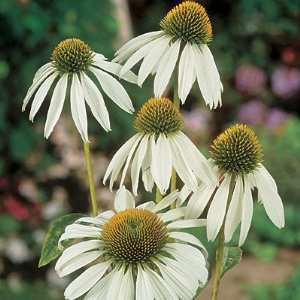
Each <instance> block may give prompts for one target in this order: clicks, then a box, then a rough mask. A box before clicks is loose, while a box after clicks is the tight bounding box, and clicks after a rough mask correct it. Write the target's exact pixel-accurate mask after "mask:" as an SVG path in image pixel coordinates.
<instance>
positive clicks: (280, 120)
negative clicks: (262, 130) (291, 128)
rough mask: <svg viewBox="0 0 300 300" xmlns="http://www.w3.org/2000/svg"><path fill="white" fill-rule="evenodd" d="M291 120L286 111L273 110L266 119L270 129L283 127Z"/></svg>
mask: <svg viewBox="0 0 300 300" xmlns="http://www.w3.org/2000/svg"><path fill="white" fill-rule="evenodd" d="M288 118H289V114H288V113H286V112H285V111H283V110H281V109H278V108H272V109H271V110H270V111H269V113H268V115H267V118H266V122H265V123H266V126H267V127H268V128H270V129H278V128H280V127H281V126H283V125H284V124H285V123H286V121H287V120H288Z"/></svg>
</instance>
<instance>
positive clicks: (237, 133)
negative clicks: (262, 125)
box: [211, 124, 263, 174]
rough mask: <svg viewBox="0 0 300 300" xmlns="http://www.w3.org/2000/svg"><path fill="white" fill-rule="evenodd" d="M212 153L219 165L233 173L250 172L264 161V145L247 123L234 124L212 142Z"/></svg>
mask: <svg viewBox="0 0 300 300" xmlns="http://www.w3.org/2000/svg"><path fill="white" fill-rule="evenodd" d="M211 155H212V158H213V159H214V161H215V163H216V164H217V166H218V167H219V168H220V169H222V170H224V171H225V172H228V173H231V174H248V173H250V172H252V171H253V170H255V168H256V167H257V166H258V164H259V163H261V162H262V158H263V153H262V147H261V145H260V143H259V141H258V139H257V136H256V134H255V133H254V131H253V130H252V129H250V128H249V127H247V126H246V125H242V124H237V125H234V126H232V127H230V128H228V129H227V130H225V131H224V132H223V133H221V134H220V135H219V136H218V137H217V138H216V139H215V140H214V141H213V143H212V146H211Z"/></svg>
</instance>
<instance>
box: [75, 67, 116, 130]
mask: <svg viewBox="0 0 300 300" xmlns="http://www.w3.org/2000/svg"><path fill="white" fill-rule="evenodd" d="M81 82H82V88H83V93H84V98H85V101H86V103H87V104H88V106H89V107H90V109H91V112H92V114H93V116H94V117H95V119H96V120H97V121H98V122H99V124H100V125H101V126H102V127H103V129H104V130H105V131H110V130H111V128H110V121H109V114H108V111H107V108H106V105H105V103H104V99H103V96H102V94H101V92H100V91H99V89H98V88H97V86H96V85H95V83H94V82H93V81H92V80H91V79H90V78H89V77H88V76H87V75H86V74H85V73H84V72H82V73H81Z"/></svg>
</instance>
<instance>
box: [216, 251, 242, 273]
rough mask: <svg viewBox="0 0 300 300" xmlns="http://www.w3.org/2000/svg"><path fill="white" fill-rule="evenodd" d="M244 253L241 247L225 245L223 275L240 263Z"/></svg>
mask: <svg viewBox="0 0 300 300" xmlns="http://www.w3.org/2000/svg"><path fill="white" fill-rule="evenodd" d="M242 254H243V252H242V249H241V248H239V247H225V249H224V264H223V270H222V275H221V276H224V274H225V273H226V272H227V271H229V270H230V269H232V268H233V267H234V266H236V265H238V264H239V263H240V261H241V259H242Z"/></svg>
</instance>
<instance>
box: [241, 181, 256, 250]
mask: <svg viewBox="0 0 300 300" xmlns="http://www.w3.org/2000/svg"><path fill="white" fill-rule="evenodd" d="M252 216H253V200H252V194H251V187H250V185H249V182H248V180H247V176H245V178H244V195H243V200H242V216H241V232H240V239H239V246H242V245H243V244H244V242H245V240H246V237H247V235H248V232H249V229H250V226H251V220H252Z"/></svg>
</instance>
